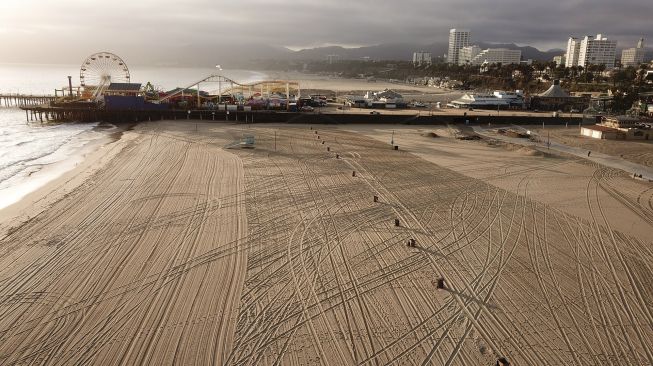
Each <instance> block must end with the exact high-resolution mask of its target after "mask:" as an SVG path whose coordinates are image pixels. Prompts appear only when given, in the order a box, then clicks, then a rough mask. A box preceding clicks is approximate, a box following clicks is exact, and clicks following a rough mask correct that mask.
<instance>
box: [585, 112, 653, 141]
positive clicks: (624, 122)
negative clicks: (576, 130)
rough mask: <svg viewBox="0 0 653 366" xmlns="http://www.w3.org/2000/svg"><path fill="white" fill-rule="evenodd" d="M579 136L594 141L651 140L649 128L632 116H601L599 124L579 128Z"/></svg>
mask: <svg viewBox="0 0 653 366" xmlns="http://www.w3.org/2000/svg"><path fill="white" fill-rule="evenodd" d="M580 134H581V136H586V137H591V138H595V139H619V140H650V139H653V131H651V128H650V126H646V125H644V124H642V123H641V121H640V119H639V118H638V117H632V116H603V117H601V123H598V124H595V125H591V126H583V127H581V131H580Z"/></svg>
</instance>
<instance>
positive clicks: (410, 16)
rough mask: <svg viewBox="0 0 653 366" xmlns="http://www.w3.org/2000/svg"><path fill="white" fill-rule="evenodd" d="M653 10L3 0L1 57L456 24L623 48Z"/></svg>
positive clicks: (427, 31)
mask: <svg viewBox="0 0 653 366" xmlns="http://www.w3.org/2000/svg"><path fill="white" fill-rule="evenodd" d="M651 10H652V9H651V5H650V0H624V1H618V2H617V1H614V0H610V1H609V0H569V1H566V2H546V1H541V0H495V1H491V2H489V1H481V0H403V1H401V2H398V1H393V2H390V1H384V2H381V1H372V0H356V1H343V0H331V1H322V2H316V1H314V0H240V1H224V0H187V1H183V2H182V1H172V0H129V1H127V0H112V1H103V2H99V1H87V0H59V1H50V0H20V1H19V0H2V1H0V25H1V26H0V34H2V35H3V47H2V49H0V62H2V61H3V60H4V61H6V60H10V61H12V60H18V59H21V60H22V59H25V58H33V57H35V56H37V55H41V56H44V55H51V57H52V58H53V60H54V61H53V62H58V61H61V60H67V59H70V60H71V61H73V60H74V61H77V60H79V58H80V57H82V55H86V54H88V53H91V52H94V51H98V50H104V49H111V50H116V52H118V53H122V54H128V55H137V56H138V57H139V58H142V59H147V58H148V54H151V56H152V58H157V57H164V55H165V54H166V52H176V51H175V50H179V49H180V48H183V49H185V50H189V51H190V52H192V50H194V49H196V50H201V49H202V48H211V47H214V48H215V47H219V46H220V45H234V44H265V45H271V46H292V47H295V48H297V47H302V46H313V45H322V44H345V45H372V44H379V43H396V42H411V43H424V44H430V43H436V42H446V40H447V31H448V29H449V28H452V27H464V28H469V29H471V30H472V37H473V39H474V40H476V41H488V42H502V43H509V42H514V43H518V44H531V45H535V46H540V47H541V48H548V47H558V48H563V47H564V46H565V43H566V39H567V37H568V36H569V35H576V36H583V35H586V34H596V33H603V34H605V35H607V36H608V37H610V38H613V39H616V40H618V41H619V42H620V46H624V47H625V46H631V45H634V44H635V42H636V40H637V38H639V37H640V36H644V37H646V38H651V37H652V36H653V34H652V33H651V32H652V31H651V28H650V26H649V24H650V12H651ZM162 55H163V56H162ZM46 58H47V57H46Z"/></svg>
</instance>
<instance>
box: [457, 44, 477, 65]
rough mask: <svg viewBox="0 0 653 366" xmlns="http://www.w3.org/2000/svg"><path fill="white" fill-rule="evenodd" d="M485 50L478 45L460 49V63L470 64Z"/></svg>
mask: <svg viewBox="0 0 653 366" xmlns="http://www.w3.org/2000/svg"><path fill="white" fill-rule="evenodd" d="M481 51H483V50H482V49H481V47H479V46H477V45H473V46H467V47H463V48H461V49H460V53H459V54H458V65H469V64H471V62H472V60H473V59H474V58H475V57H476V56H478V54H479V53H481Z"/></svg>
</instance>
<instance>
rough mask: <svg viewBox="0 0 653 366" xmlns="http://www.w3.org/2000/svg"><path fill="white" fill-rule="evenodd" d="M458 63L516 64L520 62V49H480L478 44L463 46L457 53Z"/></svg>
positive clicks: (476, 64) (477, 64)
mask: <svg viewBox="0 0 653 366" xmlns="http://www.w3.org/2000/svg"><path fill="white" fill-rule="evenodd" d="M459 56H460V57H459V64H460V65H475V66H479V65H482V64H484V63H487V64H502V65H508V64H518V63H520V62H521V51H520V50H511V49H507V48H488V49H486V50H481V48H480V47H478V46H468V47H463V48H462V49H461V50H460V55H459Z"/></svg>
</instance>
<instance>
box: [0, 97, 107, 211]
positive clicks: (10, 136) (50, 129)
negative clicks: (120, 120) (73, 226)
mask: <svg viewBox="0 0 653 366" xmlns="http://www.w3.org/2000/svg"><path fill="white" fill-rule="evenodd" d="M96 126H97V123H74V124H61V125H52V126H41V125H40V124H31V125H27V124H26V123H25V115H24V113H23V111H21V110H20V109H17V108H4V107H3V108H0V208H3V207H6V206H9V205H11V204H13V203H15V202H17V201H19V200H20V199H21V198H23V197H24V196H25V195H27V194H29V193H30V192H32V191H34V190H36V189H38V188H39V187H42V186H43V185H45V184H47V183H48V182H49V181H51V180H53V179H55V178H57V177H58V176H60V175H61V174H63V173H64V172H66V171H68V170H70V169H72V168H73V167H74V166H75V164H77V163H78V162H79V161H80V159H81V157H80V156H79V153H80V151H81V150H82V148H83V147H84V146H85V145H87V144H88V143H89V142H90V141H93V140H96V139H98V138H102V137H103V136H105V134H104V133H101V132H95V131H93V128H94V127H96Z"/></svg>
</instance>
